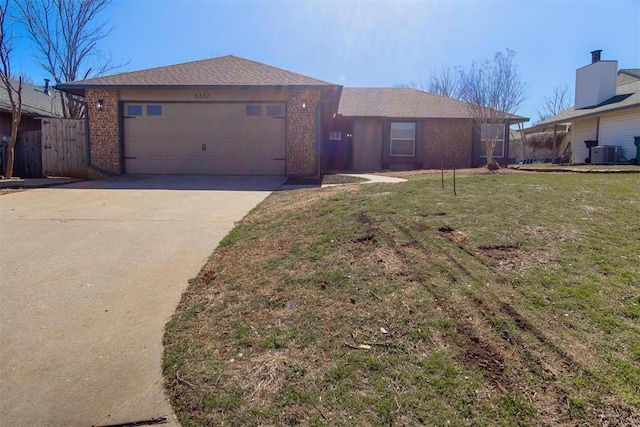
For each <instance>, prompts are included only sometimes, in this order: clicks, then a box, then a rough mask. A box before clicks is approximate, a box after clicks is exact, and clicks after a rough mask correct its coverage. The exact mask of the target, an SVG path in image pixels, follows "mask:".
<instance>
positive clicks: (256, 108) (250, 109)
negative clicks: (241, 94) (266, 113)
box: [247, 105, 262, 116]
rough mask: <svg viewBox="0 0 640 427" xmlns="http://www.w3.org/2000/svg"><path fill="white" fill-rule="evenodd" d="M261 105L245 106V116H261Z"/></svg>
mask: <svg viewBox="0 0 640 427" xmlns="http://www.w3.org/2000/svg"><path fill="white" fill-rule="evenodd" d="M261 115H262V105H247V116H261Z"/></svg>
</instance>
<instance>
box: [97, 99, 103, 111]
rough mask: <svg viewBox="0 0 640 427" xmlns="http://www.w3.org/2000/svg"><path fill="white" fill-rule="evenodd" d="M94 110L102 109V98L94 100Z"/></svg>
mask: <svg viewBox="0 0 640 427" xmlns="http://www.w3.org/2000/svg"><path fill="white" fill-rule="evenodd" d="M96 110H98V111H102V110H104V99H98V100H97V101H96Z"/></svg>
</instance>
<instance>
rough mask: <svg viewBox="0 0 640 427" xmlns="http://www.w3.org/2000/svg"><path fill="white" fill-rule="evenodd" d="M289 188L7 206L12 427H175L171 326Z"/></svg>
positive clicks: (11, 198)
mask: <svg viewBox="0 0 640 427" xmlns="http://www.w3.org/2000/svg"><path fill="white" fill-rule="evenodd" d="M283 181H284V179H282V178H273V177H267V178H248V177H243V178H239V177H235V178H232V177H178V176H172V177H166V176H165V177H122V178H117V179H111V180H104V181H93V182H81V183H76V184H71V185H67V186H62V187H55V188H46V189H36V190H30V191H26V192H19V193H13V194H7V195H3V196H0V245H1V246H2V248H3V250H2V252H1V253H0V328H1V329H0V378H1V379H2V380H1V381H0V384H1V385H0V425H2V426H13V425H15V426H45V425H49V426H92V425H110V424H119V423H135V422H139V421H144V420H151V419H158V418H162V417H166V418H167V420H168V421H169V424H170V425H171V424H173V425H175V424H176V421H175V416H174V415H173V412H172V410H171V408H170V406H169V404H168V402H167V400H166V398H165V395H164V391H163V380H162V375H161V355H162V350H163V348H162V335H163V331H164V325H165V323H166V321H167V320H168V319H169V317H170V316H171V315H172V314H173V312H174V310H175V308H176V305H177V303H178V302H179V299H180V295H181V294H182V292H183V291H184V289H185V288H186V286H187V281H188V280H189V278H191V277H193V276H195V275H196V274H197V273H198V271H199V269H200V268H201V267H202V265H203V264H204V263H205V261H206V259H207V257H208V256H209V255H210V253H211V251H212V250H213V248H214V247H215V246H216V245H217V244H218V242H219V241H220V239H221V238H222V237H224V236H225V235H226V234H227V233H228V232H229V230H231V228H232V227H233V226H234V221H237V220H239V219H240V218H242V217H243V216H244V215H245V214H246V213H247V212H248V211H249V210H250V209H251V208H253V207H254V206H255V205H256V204H257V203H259V202H260V201H261V200H263V199H264V198H265V197H266V196H267V195H268V194H269V193H270V192H271V191H273V190H274V189H276V188H277V187H278V186H279V185H280V184H281V183H282V182H283Z"/></svg>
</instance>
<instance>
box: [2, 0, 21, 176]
mask: <svg viewBox="0 0 640 427" xmlns="http://www.w3.org/2000/svg"><path fill="white" fill-rule="evenodd" d="M8 8H9V0H5V1H4V3H3V4H2V5H0V62H1V63H2V69H1V70H0V84H1V85H2V88H4V89H5V90H6V91H7V95H8V96H9V103H10V104H11V135H10V136H9V141H8V144H7V157H6V158H7V164H6V167H5V171H4V176H5V177H6V178H11V177H12V176H13V159H14V152H15V147H16V141H17V139H18V128H19V127H20V120H21V118H22V77H18V80H17V81H15V80H13V79H12V78H11V54H12V52H13V38H14V35H13V34H12V33H8V32H7V26H6V25H5V24H6V23H7V22H6V18H7V10H8ZM3 142H4V141H3Z"/></svg>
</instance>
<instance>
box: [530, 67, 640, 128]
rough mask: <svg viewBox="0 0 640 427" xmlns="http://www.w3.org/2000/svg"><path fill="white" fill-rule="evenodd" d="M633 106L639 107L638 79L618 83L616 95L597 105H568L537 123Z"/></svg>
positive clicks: (563, 121) (543, 123)
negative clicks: (575, 106) (579, 106)
mask: <svg viewBox="0 0 640 427" xmlns="http://www.w3.org/2000/svg"><path fill="white" fill-rule="evenodd" d="M621 71H622V70H621ZM634 107H640V79H636V80H633V81H631V82H630V83H625V84H619V85H618V88H617V90H616V95H615V96H613V97H611V98H609V99H607V100H606V101H604V102H602V103H600V104H598V105H595V106H593V107H587V108H579V109H577V110H576V109H575V108H574V107H570V108H568V109H566V110H564V111H563V112H562V113H560V114H556V115H555V116H553V117H549V118H548V119H546V120H543V121H541V122H540V123H538V125H552V124H555V123H566V122H570V121H573V120H575V119H579V118H583V117H589V116H597V115H598V114H602V113H607V112H612V111H616V110H622V109H626V108H634Z"/></svg>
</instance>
